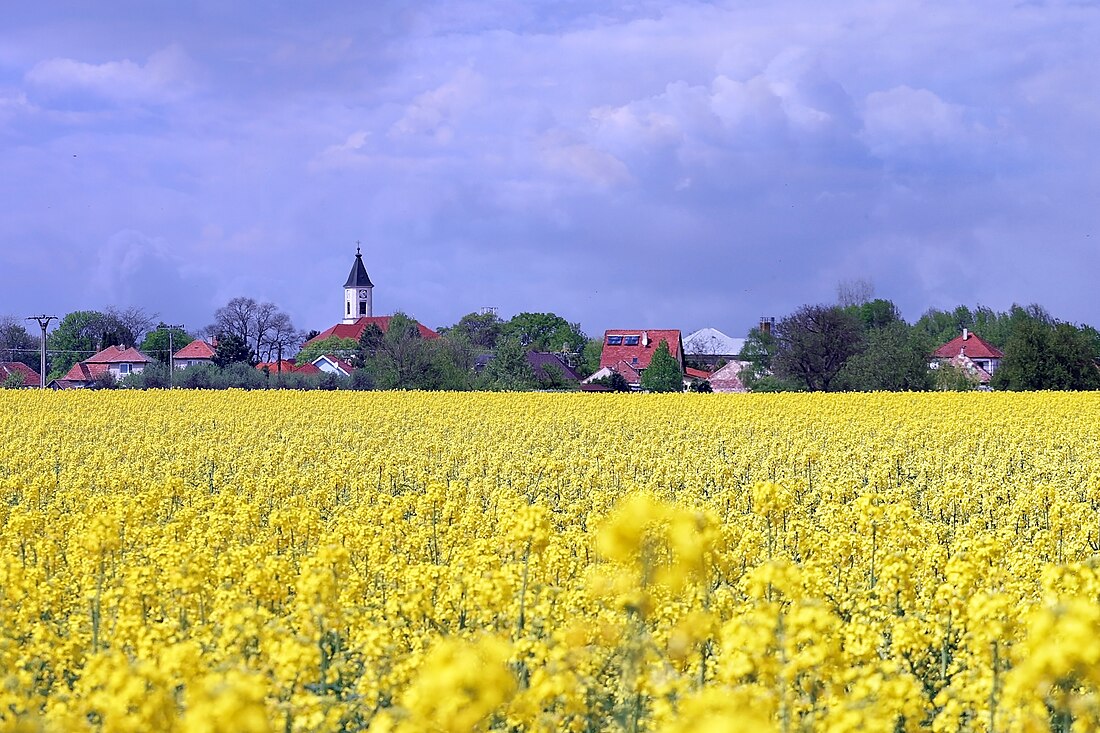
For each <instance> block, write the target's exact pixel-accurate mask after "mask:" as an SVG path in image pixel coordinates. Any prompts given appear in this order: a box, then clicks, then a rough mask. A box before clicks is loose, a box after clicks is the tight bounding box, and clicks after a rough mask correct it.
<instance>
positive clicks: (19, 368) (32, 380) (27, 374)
mask: <svg viewBox="0 0 1100 733" xmlns="http://www.w3.org/2000/svg"><path fill="white" fill-rule="evenodd" d="M13 374H18V375H19V376H21V377H23V386H24V387H37V386H38V385H39V384H41V382H42V380H41V378H39V376H38V372H36V371H35V370H33V369H31V368H30V367H29V366H27V365H26V364H24V363H22V362H19V361H0V382H4V381H6V380H7V378H8V377H10V376H11V375H13Z"/></svg>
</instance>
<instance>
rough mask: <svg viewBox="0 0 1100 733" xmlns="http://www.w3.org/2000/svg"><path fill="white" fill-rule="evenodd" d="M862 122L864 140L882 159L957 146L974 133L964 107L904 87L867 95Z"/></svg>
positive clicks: (933, 95) (931, 94)
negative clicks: (910, 150) (918, 149)
mask: <svg viewBox="0 0 1100 733" xmlns="http://www.w3.org/2000/svg"><path fill="white" fill-rule="evenodd" d="M863 122H864V132H863V139H864V140H865V141H866V143H867V145H868V147H869V148H870V149H871V152H872V153H874V154H875V155H880V156H889V155H891V154H893V153H895V152H898V151H901V150H904V149H906V148H914V147H922V146H942V145H954V144H957V143H959V142H962V141H964V140H965V139H966V138H968V137H969V136H970V135H971V134H972V133H973V132H974V131H975V128H974V127H973V126H971V125H969V124H968V123H967V120H966V113H965V110H964V109H963V108H962V107H960V106H958V105H954V104H949V103H948V102H945V101H943V100H942V99H940V98H939V97H938V96H936V94H934V93H933V92H931V91H929V90H927V89H913V88H911V87H908V86H905V85H902V86H898V87H894V88H893V89H890V90H888V91H883V92H873V93H871V94H868V95H867V99H866V100H865V102H864V112H863Z"/></svg>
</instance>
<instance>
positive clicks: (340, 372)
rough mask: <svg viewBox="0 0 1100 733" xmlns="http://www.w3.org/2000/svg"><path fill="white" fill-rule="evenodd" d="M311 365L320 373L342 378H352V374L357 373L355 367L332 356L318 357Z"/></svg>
mask: <svg viewBox="0 0 1100 733" xmlns="http://www.w3.org/2000/svg"><path fill="white" fill-rule="evenodd" d="M310 365H312V366H314V367H316V368H317V369H319V370H320V371H322V372H324V373H326V374H335V375H337V376H340V377H350V376H351V373H352V372H354V371H355V367H353V366H352V365H351V364H349V363H347V362H346V361H344V360H343V359H339V358H337V357H335V356H333V355H332V354H323V355H321V356H318V357H317V358H316V359H314V360H313V361H312V362H310Z"/></svg>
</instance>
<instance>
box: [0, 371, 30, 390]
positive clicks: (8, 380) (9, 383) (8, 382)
mask: <svg viewBox="0 0 1100 733" xmlns="http://www.w3.org/2000/svg"><path fill="white" fill-rule="evenodd" d="M24 386H26V385H25V382H24V378H23V374H22V372H11V373H10V374H8V376H7V377H5V378H4V382H3V384H0V389H20V388H21V387H24Z"/></svg>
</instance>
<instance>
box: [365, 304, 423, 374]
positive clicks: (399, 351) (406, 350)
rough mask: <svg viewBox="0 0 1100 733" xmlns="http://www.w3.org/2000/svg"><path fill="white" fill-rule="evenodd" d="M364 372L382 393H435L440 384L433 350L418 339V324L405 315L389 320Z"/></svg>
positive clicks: (395, 315) (367, 361)
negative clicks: (429, 391) (435, 385)
mask: <svg viewBox="0 0 1100 733" xmlns="http://www.w3.org/2000/svg"><path fill="white" fill-rule="evenodd" d="M364 368H365V369H367V370H368V371H369V372H370V374H371V377H373V379H374V383H375V385H376V386H378V387H379V388H381V389H434V386H433V385H434V384H437V383H438V381H439V380H438V375H437V374H435V373H434V369H435V362H434V361H433V354H432V347H431V346H429V345H427V342H426V341H424V339H423V338H421V337H420V327H419V324H417V322H416V321H415V320H413V319H412V318H410V317H409V316H407V315H405V314H404V313H395V314H394V315H393V316H392V317H391V318H390V324H389V328H388V329H387V330H386V334H385V336H384V337H383V338H382V340H381V341H380V342H379V343H378V344H377V348H375V350H374V353H373V355H371V356H370V357H368V358H367V360H366V363H365V364H364Z"/></svg>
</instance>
